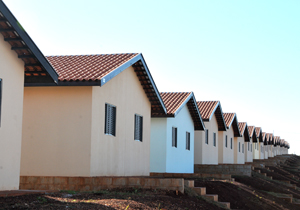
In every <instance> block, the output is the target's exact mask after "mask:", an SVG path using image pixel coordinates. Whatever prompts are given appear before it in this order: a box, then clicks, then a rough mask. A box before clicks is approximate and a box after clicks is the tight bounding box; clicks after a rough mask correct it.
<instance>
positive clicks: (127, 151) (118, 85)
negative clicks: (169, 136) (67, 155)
mask: <svg viewBox="0 0 300 210" xmlns="http://www.w3.org/2000/svg"><path fill="white" fill-rule="evenodd" d="M92 97H93V104H92V109H93V115H92V125H93V127H92V143H91V172H90V173H91V176H104V175H107V176H110V175H115V176H131V175H149V173H150V127H151V104H150V102H149V99H148V98H147V96H146V94H145V92H144V90H143V88H142V86H141V84H140V81H139V80H138V77H137V76H136V73H135V72H134V69H133V68H132V67H129V68H128V69H126V70H125V71H123V72H122V73H120V74H119V75H117V76H116V77H114V78H113V79H112V80H110V81H109V82H108V83H106V84H105V85H104V86H102V87H93V96H92ZM105 103H109V104H112V105H114V106H116V108H117V115H116V116H117V120H116V121H117V123H116V127H117V129H116V136H110V135H105V134H104V121H105V116H104V113H105V112H104V111H105ZM135 114H139V115H142V116H143V142H140V141H135V140H134V115H135Z"/></svg>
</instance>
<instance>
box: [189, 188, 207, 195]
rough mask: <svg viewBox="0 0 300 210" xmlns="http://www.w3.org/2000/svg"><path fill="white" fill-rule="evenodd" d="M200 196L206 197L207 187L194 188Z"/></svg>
mask: <svg viewBox="0 0 300 210" xmlns="http://www.w3.org/2000/svg"><path fill="white" fill-rule="evenodd" d="M192 189H193V190H194V191H195V192H196V193H197V194H198V195H206V187H193V188H192Z"/></svg>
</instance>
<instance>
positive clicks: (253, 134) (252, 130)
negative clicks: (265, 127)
mask: <svg viewBox="0 0 300 210" xmlns="http://www.w3.org/2000/svg"><path fill="white" fill-rule="evenodd" d="M248 131H249V137H250V138H252V142H257V137H256V132H255V127H254V126H248Z"/></svg>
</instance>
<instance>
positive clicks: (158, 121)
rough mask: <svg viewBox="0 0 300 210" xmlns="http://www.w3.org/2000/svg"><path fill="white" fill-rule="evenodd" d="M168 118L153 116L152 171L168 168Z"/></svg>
mask: <svg viewBox="0 0 300 210" xmlns="http://www.w3.org/2000/svg"><path fill="white" fill-rule="evenodd" d="M166 139H167V118H151V142H150V171H151V172H165V171H166V170H167V167H166V160H167V157H166V155H167V153H166V151H167V141H166Z"/></svg>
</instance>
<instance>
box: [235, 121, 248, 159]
mask: <svg viewBox="0 0 300 210" xmlns="http://www.w3.org/2000/svg"><path fill="white" fill-rule="evenodd" d="M238 125H239V130H240V134H241V136H240V137H237V141H235V142H234V143H235V145H234V147H235V150H234V163H235V164H245V148H246V144H247V143H248V142H249V141H250V137H249V132H248V126H247V123H246V122H239V123H238Z"/></svg>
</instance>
